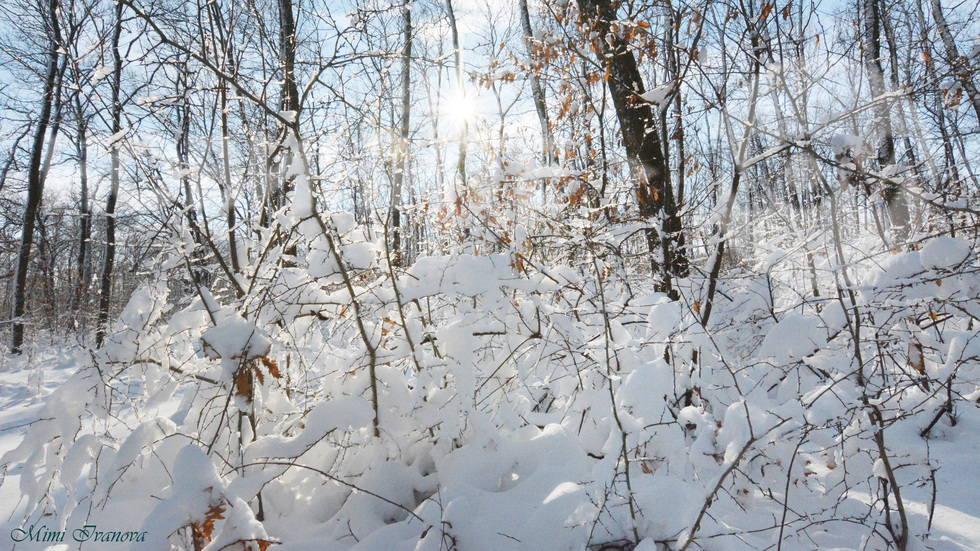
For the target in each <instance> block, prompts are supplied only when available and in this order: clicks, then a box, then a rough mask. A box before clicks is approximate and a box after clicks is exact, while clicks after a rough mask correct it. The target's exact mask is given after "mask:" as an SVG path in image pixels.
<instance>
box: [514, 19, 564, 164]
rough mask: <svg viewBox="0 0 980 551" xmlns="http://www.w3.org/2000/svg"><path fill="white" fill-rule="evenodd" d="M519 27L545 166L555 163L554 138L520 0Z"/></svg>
mask: <svg viewBox="0 0 980 551" xmlns="http://www.w3.org/2000/svg"><path fill="white" fill-rule="evenodd" d="M519 4H520V12H521V26H522V27H523V29H524V43H525V45H526V46H527V56H528V59H529V60H530V63H531V74H530V76H531V97H532V98H533V99H534V109H535V111H537V112H538V122H539V123H541V148H542V149H541V160H542V162H543V163H544V164H546V165H551V164H553V163H554V162H556V161H557V159H556V156H555V153H556V151H555V138H554V136H553V135H552V133H551V121H550V120H549V119H548V103H547V100H546V99H545V93H544V86H542V84H541V77H540V76H538V67H537V66H536V64H537V62H536V61H535V57H537V56H536V55H535V52H534V42H533V40H534V31H533V30H532V29H531V14H530V13H529V11H528V8H527V0H520V2H519Z"/></svg>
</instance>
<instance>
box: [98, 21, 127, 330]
mask: <svg viewBox="0 0 980 551" xmlns="http://www.w3.org/2000/svg"><path fill="white" fill-rule="evenodd" d="M122 7H123V5H122V3H121V2H119V3H117V4H116V20H115V23H114V26H113V29H112V84H111V86H112V135H113V139H114V140H115V141H114V142H113V143H112V144H111V145H110V149H109V168H110V173H109V176H110V186H109V197H108V198H106V204H105V215H106V220H105V258H104V259H103V264H102V276H101V284H100V286H99V318H98V323H97V325H96V330H95V346H96V347H97V348H99V347H101V346H102V344H103V342H104V341H105V336H106V331H107V330H108V325H109V307H110V306H111V304H112V277H113V273H112V269H113V264H114V262H115V259H116V197H117V196H118V195H119V147H120V143H119V142H120V140H121V138H120V136H119V132H120V131H121V129H122V124H121V119H122V102H121V100H120V98H119V89H120V88H121V87H122V55H121V54H120V53H119V36H120V34H122Z"/></svg>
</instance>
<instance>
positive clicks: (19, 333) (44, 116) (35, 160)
mask: <svg viewBox="0 0 980 551" xmlns="http://www.w3.org/2000/svg"><path fill="white" fill-rule="evenodd" d="M47 7H48V13H47V15H46V17H45V19H46V22H47V23H48V25H49V27H50V28H49V29H48V31H49V32H50V38H51V43H50V50H49V52H48V66H47V71H46V74H45V78H44V95H43V96H42V98H41V113H40V115H39V116H38V123H37V129H36V132H35V134H34V143H33V145H32V147H31V160H30V165H29V166H28V170H27V205H26V206H25V207H24V224H23V226H22V230H21V242H20V250H19V252H18V254H17V271H16V276H15V280H14V311H13V318H14V325H13V330H12V334H11V344H10V352H11V353H13V354H20V353H21V352H22V349H23V345H24V319H23V317H24V313H25V312H26V309H27V272H28V269H29V268H30V260H31V247H32V246H33V244H34V228H35V226H36V224H37V214H38V211H39V210H40V207H41V197H42V196H43V194H44V178H43V174H42V167H41V161H42V158H43V156H44V136H45V134H47V131H48V123H49V121H50V119H51V107H52V104H53V103H54V95H55V88H56V86H55V83H56V81H57V78H58V56H59V54H58V48H60V47H61V32H60V29H59V26H58V8H59V2H58V0H50V1H49V3H48V6H47Z"/></svg>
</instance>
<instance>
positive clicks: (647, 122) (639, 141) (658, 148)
mask: <svg viewBox="0 0 980 551" xmlns="http://www.w3.org/2000/svg"><path fill="white" fill-rule="evenodd" d="M578 3H579V7H580V9H581V11H582V14H583V15H584V17H586V18H588V19H590V20H591V26H592V30H593V31H595V32H596V39H595V41H594V43H595V44H596V50H597V51H598V52H601V55H602V62H603V63H604V64H605V65H606V70H607V72H608V77H609V78H608V81H607V82H608V86H609V93H610V95H611V96H612V100H613V105H614V107H615V108H616V116H617V118H618V119H619V125H620V128H621V130H622V134H623V142H624V145H625V147H626V156H627V159H628V160H629V162H630V165H631V167H632V169H633V171H634V172H635V173H637V174H638V180H639V182H638V185H637V189H636V191H637V199H638V203H639V208H640V216H642V217H643V218H644V219H646V220H650V221H656V220H658V219H659V220H661V222H660V228H659V229H660V231H657V229H654V228H651V229H648V230H647V233H646V237H647V244H648V246H649V248H650V264H651V268H652V270H653V273H655V274H656V273H659V274H660V275H661V276H662V278H663V280H662V282H661V283H660V284H659V285H658V289H659V290H660V291H662V292H665V293H667V294H668V295H670V296H671V297H673V298H677V297H678V294H677V290H676V289H675V287H674V284H673V280H674V278H676V277H683V276H685V275H686V274H687V270H688V260H687V255H686V252H685V249H684V234H683V232H682V228H681V223H680V217H679V216H678V213H677V205H676V203H675V201H674V195H673V190H672V188H671V185H670V178H669V174H668V167H667V163H666V158H665V157H664V150H663V146H662V144H661V140H660V134H661V129H660V128H658V122H657V118H656V114H655V113H654V112H653V110H652V109H651V107H650V104H649V103H647V102H646V101H644V100H643V99H641V98H640V97H639V96H640V95H642V94H643V93H644V92H645V89H644V87H643V79H642V77H641V76H640V71H639V69H638V67H637V64H636V58H635V57H634V56H633V53H632V52H631V51H630V50H629V48H628V47H627V44H626V42H625V41H624V40H623V38H622V37H621V36H619V34H618V33H616V32H611V30H610V26H611V25H610V23H611V22H612V21H616V20H617V16H616V8H615V6H614V4H613V3H612V2H611V0H578Z"/></svg>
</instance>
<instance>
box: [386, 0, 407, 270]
mask: <svg viewBox="0 0 980 551" xmlns="http://www.w3.org/2000/svg"><path fill="white" fill-rule="evenodd" d="M402 17H403V20H402V21H403V27H402V32H403V35H404V49H403V51H402V120H401V130H400V133H399V140H398V145H397V146H396V148H395V167H394V168H395V174H394V177H393V178H392V183H391V201H390V202H389V211H388V220H389V224H390V230H389V234H390V235H389V237H390V239H391V242H390V246H391V262H392V264H393V265H394V266H400V265H401V264H402V254H401V250H402V249H401V231H402V224H401V210H400V209H401V201H402V186H403V185H404V182H405V172H406V171H407V170H408V166H409V163H410V161H409V156H408V134H409V128H410V123H411V115H412V72H411V71H412V3H411V2H410V1H406V2H405V7H404V9H403V15H402Z"/></svg>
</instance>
